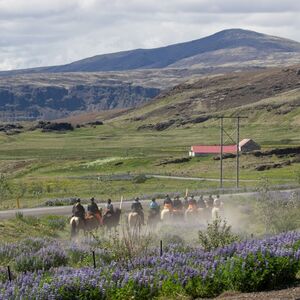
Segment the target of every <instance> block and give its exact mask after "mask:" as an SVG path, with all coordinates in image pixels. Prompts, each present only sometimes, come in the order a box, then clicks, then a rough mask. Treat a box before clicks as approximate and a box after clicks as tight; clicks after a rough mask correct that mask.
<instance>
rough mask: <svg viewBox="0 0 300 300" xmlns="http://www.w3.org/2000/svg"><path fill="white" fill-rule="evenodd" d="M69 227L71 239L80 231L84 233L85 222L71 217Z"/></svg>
mask: <svg viewBox="0 0 300 300" xmlns="http://www.w3.org/2000/svg"><path fill="white" fill-rule="evenodd" d="M70 225H71V239H72V238H74V237H75V236H77V235H78V233H79V231H80V230H83V231H85V221H84V220H82V219H81V218H79V217H74V216H73V217H72V218H71V220H70Z"/></svg>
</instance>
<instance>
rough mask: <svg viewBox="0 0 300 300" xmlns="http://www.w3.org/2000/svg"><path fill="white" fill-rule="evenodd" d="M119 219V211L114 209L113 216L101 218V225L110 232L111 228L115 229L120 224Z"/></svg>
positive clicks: (107, 215)
mask: <svg viewBox="0 0 300 300" xmlns="http://www.w3.org/2000/svg"><path fill="white" fill-rule="evenodd" d="M120 217H121V209H119V208H115V209H114V213H113V214H110V213H108V214H105V215H104V216H103V219H102V220H103V225H104V226H105V227H106V228H107V229H108V230H111V229H112V228H116V227H117V226H118V225H119V223H120Z"/></svg>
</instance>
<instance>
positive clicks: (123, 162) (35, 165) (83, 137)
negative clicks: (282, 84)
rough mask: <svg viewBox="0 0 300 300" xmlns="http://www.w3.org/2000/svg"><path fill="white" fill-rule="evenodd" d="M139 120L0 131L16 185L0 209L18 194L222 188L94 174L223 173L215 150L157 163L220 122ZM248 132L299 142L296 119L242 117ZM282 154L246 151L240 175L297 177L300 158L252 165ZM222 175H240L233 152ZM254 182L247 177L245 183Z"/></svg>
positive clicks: (268, 143) (211, 138)
mask: <svg viewBox="0 0 300 300" xmlns="http://www.w3.org/2000/svg"><path fill="white" fill-rule="evenodd" d="M138 126H139V124H135V123H134V122H128V121H120V120H117V121H114V122H108V123H106V124H105V125H103V126H99V127H97V128H80V129H76V130H75V131H73V132H68V133H64V134H58V133H42V132H40V131H34V132H32V131H27V132H24V133H22V134H19V135H14V136H6V135H4V134H0V146H1V147H0V172H1V173H3V174H4V175H5V176H6V178H7V181H8V182H9V184H10V187H11V190H12V191H11V193H10V194H8V195H6V196H5V197H4V196H2V195H0V208H2V209H3V208H13V207H15V206H16V198H17V197H19V198H20V199H21V203H22V205H23V207H30V206H36V205H40V204H42V203H43V202H44V201H45V199H49V198H55V197H70V196H78V197H83V198H84V197H91V196H96V197H98V198H99V199H107V198H108V197H110V198H112V199H120V196H121V195H123V196H125V197H128V198H131V197H134V196H137V195H145V194H153V193H155V192H160V193H166V192H172V191H176V192H182V193H184V191H185V189H186V188H188V189H189V190H199V189H207V188H217V187H218V182H210V181H187V180H186V181H179V180H174V179H173V180H172V179H150V180H147V181H146V183H144V184H139V185H138V184H133V183H132V182H131V181H128V180H97V177H100V178H102V177H101V176H103V175H105V176H108V175H116V174H161V175H176V176H186V177H188V176H191V177H203V178H216V179H218V178H219V162H218V161H214V160H213V159H212V157H211V156H207V157H202V158H193V159H192V160H190V161H189V162H185V163H180V164H167V165H160V163H161V162H162V161H165V160H168V159H172V158H176V157H186V156H187V155H188V151H189V148H190V146H191V145H193V144H200V143H207V144H217V143H218V141H219V124H218V122H217V121H216V120H214V121H213V120H211V121H208V122H205V123H203V124H196V125H191V126H186V127H179V128H170V129H168V130H165V131H162V132H154V131H138V130H136V128H137V127H138ZM225 126H226V128H227V130H228V131H229V132H231V131H232V130H233V129H234V124H232V123H230V122H228V123H226V124H225ZM246 137H251V138H253V139H254V140H255V141H257V142H258V143H260V144H261V145H262V146H263V147H264V148H274V147H281V146H296V145H300V136H299V127H298V126H297V125H293V126H292V125H282V126H277V127H275V126H269V127H267V126H266V125H264V126H261V125H260V124H256V123H251V124H250V125H247V126H246V124H245V123H243V124H242V126H241V138H246ZM284 160H285V158H277V157H268V158H254V157H252V156H242V157H241V161H240V163H241V171H240V178H241V179H242V180H249V179H251V180H258V179H259V177H262V176H264V177H268V178H269V180H270V182H271V183H273V184H282V183H284V184H285V183H287V182H290V183H295V182H296V180H297V172H298V171H299V164H292V165H291V166H286V167H284V168H281V169H272V170H269V171H264V172H257V171H255V170H254V167H255V166H256V165H257V164H262V163H266V162H270V163H271V162H280V161H284ZM224 177H225V178H227V179H234V178H235V159H226V160H224ZM234 184H235V183H234V182H227V183H226V186H227V187H233V186H234ZM254 184H255V183H253V182H247V183H246V182H243V183H242V186H249V185H250V186H253V185H254ZM21 190H23V192H22V191H21ZM24 190H25V192H24ZM0 192H1V189H0Z"/></svg>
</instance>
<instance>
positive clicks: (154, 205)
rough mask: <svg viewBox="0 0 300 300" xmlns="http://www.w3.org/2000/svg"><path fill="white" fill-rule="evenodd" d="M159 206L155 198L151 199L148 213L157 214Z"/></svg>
mask: <svg viewBox="0 0 300 300" xmlns="http://www.w3.org/2000/svg"><path fill="white" fill-rule="evenodd" d="M159 209H160V207H159V204H158V203H157V202H156V200H155V198H152V200H151V203H150V212H153V213H154V214H158V213H159Z"/></svg>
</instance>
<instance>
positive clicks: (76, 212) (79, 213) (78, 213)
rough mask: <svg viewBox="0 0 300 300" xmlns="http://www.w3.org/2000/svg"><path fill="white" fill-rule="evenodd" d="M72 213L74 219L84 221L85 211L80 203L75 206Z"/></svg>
mask: <svg viewBox="0 0 300 300" xmlns="http://www.w3.org/2000/svg"><path fill="white" fill-rule="evenodd" d="M72 213H73V216H74V217H78V218H81V219H84V217H85V209H84V207H83V206H82V205H81V204H80V203H77V204H75V205H74V206H73V209H72Z"/></svg>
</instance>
